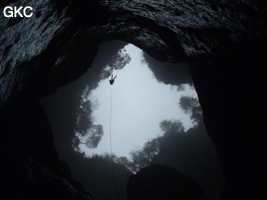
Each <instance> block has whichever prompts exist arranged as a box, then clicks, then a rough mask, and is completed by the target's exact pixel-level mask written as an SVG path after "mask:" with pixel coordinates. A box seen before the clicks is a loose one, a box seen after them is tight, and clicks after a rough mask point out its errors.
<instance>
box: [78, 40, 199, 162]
mask: <svg viewBox="0 0 267 200" xmlns="http://www.w3.org/2000/svg"><path fill="white" fill-rule="evenodd" d="M125 50H126V52H127V53H128V54H129V55H130V57H131V61H130V63H129V64H127V65H126V66H125V67H124V68H123V69H122V70H116V71H114V72H113V74H114V75H117V78H116V79H115V83H114V85H110V84H109V81H108V79H106V80H103V81H102V82H100V84H99V86H98V87H97V89H96V90H94V91H92V92H91V94H90V99H91V101H92V102H94V103H95V105H96V109H95V110H94V111H93V117H94V124H101V125H102V126H103V130H104V135H103V137H102V139H101V141H100V143H99V144H98V146H97V148H95V149H89V148H87V147H86V145H84V144H80V149H81V150H82V151H84V152H85V153H86V155H87V156H89V157H91V156H93V155H94V154H97V155H103V154H105V153H110V130H111V135H112V149H113V153H114V154H115V155H116V156H118V157H120V156H125V157H127V158H128V159H130V157H129V152H131V151H132V150H136V149H137V148H142V147H143V146H144V144H145V143H146V142H147V141H149V140H151V139H153V138H156V137H158V136H161V135H162V134H163V133H162V131H161V130H160V127H159V124H160V122H161V121H163V120H166V119H167V120H180V121H181V122H182V123H183V125H184V128H185V130H188V129H189V128H190V127H192V126H193V125H192V122H191V119H190V117H189V115H187V114H185V113H184V112H183V111H182V110H181V109H180V106H179V100H180V97H181V96H185V95H186V96H192V97H197V94H196V92H195V90H194V89H192V88H191V87H189V86H186V87H185V90H184V91H177V90H176V86H175V87H174V86H171V85H165V84H163V83H159V82H158V81H157V80H156V79H155V78H154V76H153V73H152V72H151V70H150V69H149V68H148V66H147V65H146V63H142V60H143V56H142V50H141V49H139V48H137V47H136V46H134V45H131V44H129V45H127V46H125ZM111 98H112V99H111ZM111 103H112V104H111ZM111 106H112V108H111ZM110 112H111V115H110ZM110 116H111V118H110ZM110 120H111V127H110ZM110 128H111V129H110Z"/></svg>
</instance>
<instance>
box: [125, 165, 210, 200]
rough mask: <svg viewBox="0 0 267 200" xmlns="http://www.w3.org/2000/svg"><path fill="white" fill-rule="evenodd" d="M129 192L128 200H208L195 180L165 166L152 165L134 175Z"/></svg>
mask: <svg viewBox="0 0 267 200" xmlns="http://www.w3.org/2000/svg"><path fill="white" fill-rule="evenodd" d="M127 191H128V198H127V199H128V200H138V199H146V200H153V199H155V200H163V199H166V200H171V199H179V200H193V199H199V200H207V197H206V196H205V193H204V192H203V190H202V189H201V187H200V186H199V185H198V184H197V183H196V182H195V181H194V180H192V179H191V178H189V177H187V176H185V175H183V174H180V173H178V172H177V171H175V169H173V168H171V167H168V166H163V165H152V166H149V167H146V168H143V169H141V170H140V171H139V172H137V174H136V175H132V176H131V177H130V178H129V181H128V184H127Z"/></svg>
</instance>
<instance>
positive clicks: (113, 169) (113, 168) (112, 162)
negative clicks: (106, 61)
mask: <svg viewBox="0 0 267 200" xmlns="http://www.w3.org/2000/svg"><path fill="white" fill-rule="evenodd" d="M109 117H110V120H109V136H110V140H109V142H110V143H109V145H110V153H111V159H112V160H111V164H112V174H113V181H114V185H115V189H116V195H117V199H120V198H119V191H118V187H117V182H116V178H115V167H114V161H113V151H112V137H111V124H112V123H111V119H112V86H111V85H110V116H109Z"/></svg>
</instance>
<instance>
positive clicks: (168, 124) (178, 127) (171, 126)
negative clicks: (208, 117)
mask: <svg viewBox="0 0 267 200" xmlns="http://www.w3.org/2000/svg"><path fill="white" fill-rule="evenodd" d="M160 128H161V130H162V131H163V132H164V133H168V132H175V133H178V132H184V127H183V124H182V122H180V121H179V120H163V121H162V122H161V123H160Z"/></svg>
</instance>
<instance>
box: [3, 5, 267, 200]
mask: <svg viewBox="0 0 267 200" xmlns="http://www.w3.org/2000/svg"><path fill="white" fill-rule="evenodd" d="M12 2H13V3H11V2H6V1H4V2H3V3H1V4H0V5H1V6H2V7H3V6H4V5H7V4H5V3H8V5H15V4H16V5H21V6H23V5H30V6H32V7H33V8H34V9H35V12H34V16H33V17H32V18H23V19H20V18H15V19H7V18H4V17H3V15H2V14H1V17H0V24H1V29H0V33H1V34H0V44H1V48H0V60H1V65H0V85H1V90H0V106H1V107H2V109H1V121H0V124H1V127H4V126H3V124H9V123H10V126H11V127H12V124H13V123H14V124H16V123H17V122H15V121H16V120H17V121H19V120H20V119H24V118H25V117H24V113H27V112H21V115H17V117H15V118H13V117H9V115H10V113H13V115H16V111H14V110H13V111H12V109H13V106H14V105H16V104H17V103H25V105H27V106H29V107H28V108H29V109H33V108H31V106H30V105H29V104H28V103H27V101H22V102H20V101H21V100H20V98H19V97H18V96H16V94H17V93H21V94H22V95H23V96H24V95H27V94H28V95H29V94H30V95H29V97H30V98H33V99H37V98H38V97H42V96H45V95H47V94H49V93H51V92H53V91H54V90H55V89H56V88H58V87H59V86H60V85H62V84H66V83H68V82H70V81H73V80H75V79H77V78H78V77H79V76H81V75H82V74H83V73H84V72H85V70H86V69H87V68H88V67H90V66H91V63H92V61H93V59H94V57H95V55H96V53H97V49H98V44H99V43H101V42H103V41H110V40H114V39H120V40H124V41H127V42H130V43H133V44H135V45H136V46H138V47H140V48H142V49H143V50H145V51H146V52H147V53H148V54H150V55H151V56H153V57H155V58H157V59H158V60H161V61H172V62H184V61H186V62H189V63H190V65H191V72H192V76H193V81H194V84H195V87H196V90H197V92H198V95H199V100H200V103H201V106H202V108H203V110H204V120H205V124H206V127H207V129H208V132H209V134H210V137H211V138H212V140H213V142H214V143H215V145H216V147H217V150H218V153H219V156H220V159H221V162H222V167H223V171H224V174H225V177H226V181H227V186H226V189H225V192H224V195H223V199H227V200H229V199H264V198H267V195H266V184H265V183H264V182H263V180H266V174H267V173H266V164H265V163H267V162H266V156H265V152H266V147H265V145H264V140H263V136H264V133H265V132H266V131H265V127H264V123H262V122H263V121H264V120H263V118H264V116H266V112H265V110H264V106H263V105H264V102H265V101H266V97H265V95H264V91H266V78H265V77H266V76H264V74H265V73H264V72H265V71H264V66H265V65H266V64H265V63H266V55H265V53H266V43H267V42H266V41H267V40H266V24H267V17H266V15H267V14H266V13H267V12H266V11H267V9H266V8H267V5H266V3H265V1H262V0H258V1H255V0H239V1H234V2H229V1H225V0H220V1H213V0H205V1H201V2H200V1H195V0H187V1H179V0H176V1H168V2H166V1H148V0H147V1H137V0H135V1H111V0H110V1H108V0H102V1H94V0H91V1H89V0H88V1H82V0H80V1H75V2H74V1H62V2H61V3H58V2H57V1H52V0H50V1H49V0H48V1H44V0H38V1H12ZM78 66H79V67H78ZM25 91H27V94H26V92H25ZM12 99H13V100H12ZM9 101H11V102H12V101H13V102H14V103H13V104H12V103H8V102H9ZM16 101H17V102H16ZM29 101H30V100H29ZM3 105H5V106H4V107H3ZM34 105H36V104H35V103H34ZM21 107H23V105H22V106H21ZM9 110H10V112H9ZM37 111H38V109H37ZM37 111H36V112H37ZM40 112H41V111H40ZM9 119H10V121H9V122H8V120H9ZM11 119H12V120H11ZM25 119H27V118H25ZM29 120H32V119H29ZM29 120H28V121H29ZM42 120H44V119H43V118H42ZM33 122H34V121H33ZM25 123H26V122H25ZM27 129H29V130H27ZM30 129H31V128H30V127H29V126H27V128H25V129H22V130H20V129H16V128H15V129H9V128H8V130H7V129H2V130H1V135H5V136H7V139H4V140H3V141H5V142H4V145H3V148H4V149H5V150H4V151H3V152H5V156H6V157H13V158H14V160H16V158H15V157H14V155H11V154H13V153H10V152H8V151H7V150H6V149H8V148H9V143H7V142H6V140H7V141H9V140H11V141H12V144H14V145H15V144H27V146H29V145H30V146H32V147H33V149H32V152H30V153H29V154H28V153H27V155H33V154H35V153H37V152H40V156H41V154H42V153H41V150H40V149H39V147H37V146H36V145H34V144H37V143H36V142H37V141H38V140H39V137H38V138H37V137H34V136H33V135H32V137H30V136H29V135H28V132H35V131H30ZM48 132H49V131H47V133H48ZM11 135H13V136H15V137H14V138H9V137H11ZM24 135H28V136H29V140H27V142H26V143H24V142H25V140H24V139H23V138H25V137H24ZM49 137H51V136H49V134H46V136H45V138H46V140H47V141H48V142H47V143H44V144H43V145H44V146H45V147H46V148H48V147H49V146H50V147H51V144H52V141H51V140H50V139H49ZM30 138H31V139H30ZM23 141H24V142H23ZM28 143H29V144H28ZM50 147H49V148H50ZM1 148H2V147H1ZM51 148H52V147H51ZM51 148H50V149H51ZM14 151H17V152H20V153H22V152H27V151H28V150H27V149H25V148H23V149H22V150H21V151H20V150H19V149H16V148H14ZM51 155H55V154H54V153H51ZM52 157H53V156H52ZM42 159H43V158H42V156H41V157H40V158H39V153H38V156H37V157H36V160H38V161H36V162H41V160H42ZM26 160H29V159H26ZM39 160H40V161H39ZM49 160H50V158H49ZM52 160H53V159H52ZM56 160H57V159H56ZM24 162H26V161H22V163H24ZM27 162H28V161H27ZM21 165H23V164H21ZM45 165H46V166H47V167H48V166H49V164H47V163H46V164H45ZM53 166H54V164H53ZM7 171H8V169H7ZM22 180H24V179H22ZM25 182H27V181H25ZM10 184H11V185H12V181H11V183H10ZM10 187H12V186H10Z"/></svg>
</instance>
